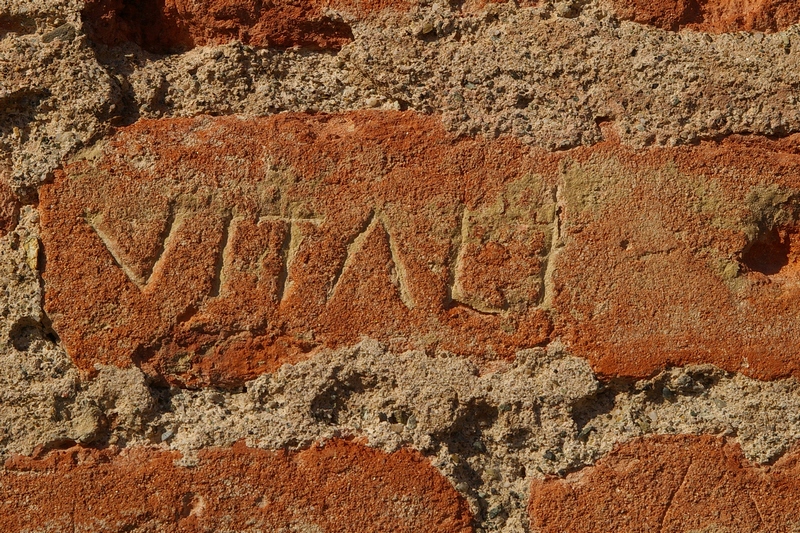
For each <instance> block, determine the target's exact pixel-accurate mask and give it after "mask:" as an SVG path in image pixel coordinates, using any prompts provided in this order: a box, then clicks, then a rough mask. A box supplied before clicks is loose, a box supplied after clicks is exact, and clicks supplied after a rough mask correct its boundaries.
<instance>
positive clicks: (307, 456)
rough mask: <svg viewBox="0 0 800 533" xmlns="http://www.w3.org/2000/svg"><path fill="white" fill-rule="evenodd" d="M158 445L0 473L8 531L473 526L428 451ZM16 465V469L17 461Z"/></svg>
mask: <svg viewBox="0 0 800 533" xmlns="http://www.w3.org/2000/svg"><path fill="white" fill-rule="evenodd" d="M177 457H178V456H177V454H175V453H171V452H165V451H159V450H155V449H141V448H140V449H135V448H134V449H129V450H125V451H123V452H121V453H119V452H117V451H112V450H102V451H101V450H90V449H81V448H72V449H69V450H66V451H59V452H52V453H50V454H48V455H47V456H45V458H44V459H39V460H36V459H29V458H17V459H15V460H10V461H8V463H7V465H6V466H7V468H10V469H11V470H6V472H5V473H3V474H2V475H0V493H2V495H3V497H2V498H0V528H2V530H3V531H7V532H9V533H11V532H16V531H32V530H36V531H45V530H46V531H130V530H133V529H135V530H136V531H165V532H173V531H174V532H200V531H239V532H248V531H252V532H256V531H331V532H356V531H358V532H361V531H364V532H372V531H374V532H378V531H398V532H412V531H419V532H423V531H424V532H441V533H456V532H467V531H471V530H472V528H471V525H470V524H471V521H472V516H471V514H470V512H469V508H468V506H467V504H466V502H465V501H464V500H463V499H461V498H460V497H459V495H458V493H457V492H456V491H455V490H454V489H453V487H452V486H451V485H450V484H449V483H448V481H447V480H446V479H444V478H443V477H442V476H441V475H440V474H439V473H438V472H437V471H436V470H435V469H434V468H433V467H432V466H431V465H430V463H428V462H427V460H425V459H423V458H422V457H420V456H419V455H418V454H417V453H415V452H411V451H408V450H400V451H398V452H395V453H392V454H386V453H383V452H381V451H377V450H374V449H371V448H367V447H365V446H361V445H358V444H354V443H352V442H348V441H342V440H334V441H330V442H328V443H326V444H324V445H318V446H313V447H311V448H310V449H307V450H304V451H300V452H286V451H277V452H269V451H263V450H256V449H251V448H247V447H245V446H242V445H237V446H234V447H233V448H216V449H207V450H204V451H202V452H200V459H199V464H198V465H197V466H194V467H192V468H184V467H179V466H175V464H174V461H175V460H176V459H177ZM15 470H16V471H15Z"/></svg>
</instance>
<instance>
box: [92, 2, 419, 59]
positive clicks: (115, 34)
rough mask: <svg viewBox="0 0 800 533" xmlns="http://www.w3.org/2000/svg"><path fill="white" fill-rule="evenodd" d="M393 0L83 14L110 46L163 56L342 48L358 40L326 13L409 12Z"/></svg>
mask: <svg viewBox="0 0 800 533" xmlns="http://www.w3.org/2000/svg"><path fill="white" fill-rule="evenodd" d="M406 7H407V3H406V2H405V1H403V0H401V1H400V2H390V1H388V0H334V1H332V2H331V1H324V0H274V1H268V2H256V1H254V0H249V1H244V2H239V1H231V0H192V1H190V0H166V1H163V0H161V1H157V0H145V1H138V2H133V1H131V0H89V1H87V3H86V7H85V8H84V11H83V18H84V20H85V21H86V23H87V26H88V32H89V35H90V37H92V38H93V39H94V40H96V41H98V42H102V43H104V44H108V45H111V46H115V45H119V44H122V43H124V42H126V41H132V42H135V43H137V44H138V45H140V46H141V47H142V48H144V49H145V50H148V51H151V52H156V53H161V52H172V51H180V50H187V49H191V48H194V47H195V46H204V45H209V44H222V43H227V42H231V41H233V40H238V41H241V42H243V43H245V44H249V45H253V46H271V47H278V48H289V47H293V46H302V47H311V48H324V49H339V48H341V47H342V46H343V45H344V44H347V43H348V42H350V41H351V40H352V38H353V34H352V31H351V30H350V27H349V25H348V24H347V23H345V22H344V21H342V20H336V19H333V18H331V17H329V16H327V15H326V14H325V9H326V8H332V9H335V10H337V11H339V12H341V13H344V14H346V15H347V16H349V17H355V18H362V17H365V16H368V15H369V14H371V13H373V12H376V11H380V10H382V9H387V8H392V9H404V8H406Z"/></svg>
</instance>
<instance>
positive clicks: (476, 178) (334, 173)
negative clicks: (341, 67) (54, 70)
mask: <svg viewBox="0 0 800 533" xmlns="http://www.w3.org/2000/svg"><path fill="white" fill-rule="evenodd" d="M93 157H94V159H89V160H85V161H81V162H78V163H75V164H73V165H71V166H69V167H68V168H67V169H65V171H64V172H60V173H59V174H58V176H57V177H56V180H55V183H54V184H52V185H48V186H46V187H44V188H43V189H42V191H41V196H40V198H41V208H42V223H43V231H42V239H43V243H44V248H45V253H46V256H47V266H46V269H45V273H44V279H45V281H46V287H47V296H46V299H47V303H46V306H47V310H48V313H50V316H51V317H52V320H53V324H54V327H55V328H56V330H57V331H58V333H59V335H60V336H61V338H62V340H63V341H64V343H65V344H66V346H67V349H68V351H69V352H70V354H71V355H72V357H73V358H74V360H75V361H76V362H77V363H78V364H79V365H80V366H82V367H83V368H85V369H90V368H92V366H93V365H94V364H96V363H104V364H109V363H113V364H117V365H123V366H125V365H128V364H130V363H131V362H135V363H137V364H142V365H143V366H144V367H145V368H151V369H155V372H156V373H159V374H162V375H166V376H170V377H171V379H174V380H177V381H179V382H181V383H184V384H189V385H195V384H202V383H215V384H225V383H231V382H238V381H241V380H243V379H246V378H249V377H252V376H254V375H256V374H259V373H262V372H265V371H271V370H274V369H275V368H276V367H277V366H279V365H280V364H283V363H285V362H291V361H294V360H297V359H298V358H302V357H305V356H306V354H308V353H309V352H312V351H313V350H315V349H318V348H321V347H325V346H328V347H334V346H343V345H347V344H353V343H355V342H357V341H358V340H359V339H360V338H361V337H362V336H370V337H373V338H378V339H380V340H382V341H384V342H387V343H388V344H390V345H391V346H393V347H395V348H397V349H407V348H421V349H425V350H428V351H430V352H431V353H433V352H435V351H438V350H446V351H451V352H455V353H458V354H462V355H472V356H474V357H476V358H477V359H478V360H492V359H497V358H508V357H510V356H512V355H513V354H514V352H515V350H517V349H519V348H523V347H531V346H535V345H536V344H538V343H541V342H542V341H543V340H545V339H546V338H547V335H548V333H549V319H548V317H547V315H546V312H545V311H544V309H543V308H542V306H541V305H540V304H541V302H542V299H543V297H544V294H543V276H544V269H545V263H546V258H547V256H548V250H549V248H550V243H551V234H552V231H553V227H554V223H555V219H554V217H555V199H554V196H553V190H554V189H553V188H552V186H551V183H549V182H548V179H549V178H546V177H544V176H542V175H540V174H532V173H530V169H531V168H533V166H534V163H533V161H532V157H531V156H530V155H529V154H526V152H525V151H524V150H523V149H522V148H521V146H520V145H519V144H518V143H516V142H513V141H510V140H504V141H496V142H486V141H482V140H474V139H470V140H467V139H462V140H459V139H456V138H455V137H453V136H451V135H446V134H445V133H444V132H443V131H442V129H441V126H440V125H439V124H438V123H437V122H436V120H435V119H431V118H423V117H420V116H416V115H414V114H410V113H353V114H346V115H340V116H306V115H281V116H277V117H274V118H269V119H254V120H241V119H237V118H224V119H211V118H198V119H192V120H174V121H141V122H139V123H137V124H136V125H134V126H132V127H130V128H127V129H125V130H124V131H122V132H121V133H120V134H119V135H118V136H117V137H116V138H115V139H114V140H113V141H112V142H111V143H109V144H108V145H107V146H106V147H105V148H104V149H103V150H102V152H98V153H97V154H96V155H95V156H93ZM537 165H538V166H546V165H542V163H541V162H539V163H537ZM553 176H554V172H550V177H553Z"/></svg>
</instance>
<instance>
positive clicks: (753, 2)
mask: <svg viewBox="0 0 800 533" xmlns="http://www.w3.org/2000/svg"><path fill="white" fill-rule="evenodd" d="M611 4H612V5H613V6H614V8H615V9H616V11H617V14H618V16H619V17H620V18H622V19H625V20H632V21H634V22H639V23H641V24H650V25H652V26H656V27H658V28H662V29H665V30H672V31H675V30H682V29H691V30H696V31H704V32H710V33H722V32H736V31H766V32H774V31H780V30H783V29H786V28H788V27H789V26H791V25H792V24H796V23H797V22H798V21H800V5H798V3H797V2H796V1H795V0H740V1H735V2H734V1H731V0H611Z"/></svg>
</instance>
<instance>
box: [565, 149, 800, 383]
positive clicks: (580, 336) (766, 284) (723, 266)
mask: <svg viewBox="0 0 800 533" xmlns="http://www.w3.org/2000/svg"><path fill="white" fill-rule="evenodd" d="M798 142H800V139H798V138H797V137H796V136H794V137H789V138H786V139H783V140H779V141H770V140H767V139H763V138H748V137H736V138H734V137H731V138H728V139H726V140H724V141H721V142H705V143H701V144H699V145H697V146H692V147H683V148H674V149H652V150H646V151H641V152H633V151H631V150H627V149H624V148H620V147H618V146H615V145H614V144H605V145H598V146H596V147H594V148H591V149H586V150H579V151H575V152H573V153H572V155H571V156H569V158H568V159H567V160H565V164H564V167H563V168H564V182H563V188H562V190H561V197H562V200H563V204H564V218H563V224H562V229H563V232H564V235H563V238H564V243H565V246H564V248H563V249H562V250H561V251H560V253H559V254H558V256H557V259H556V261H555V272H554V276H553V279H554V292H555V296H554V302H555V303H554V306H555V308H556V310H557V314H556V321H557V325H556V334H557V335H560V336H563V338H564V339H566V340H567V341H568V342H569V344H570V346H571V347H572V349H573V351H574V353H576V354H578V355H580V356H582V357H587V358H589V360H590V361H591V362H592V365H593V366H594V368H595V369H596V370H597V371H598V372H600V373H601V374H602V375H604V376H616V375H626V376H637V377H644V376H647V375H649V374H651V373H653V372H655V371H657V370H658V369H659V368H663V367H664V366H669V365H686V364H692V363H713V364H715V365H718V366H720V367H722V368H725V369H726V370H729V371H741V372H744V373H746V374H748V375H751V376H755V377H758V378H760V379H774V378H777V377H781V376H788V375H794V376H799V375H800V348H799V347H800V334H799V333H798V330H797V327H796V324H797V321H798V319H800V311H798V309H800V305H798V303H800V291H798V287H799V285H798V282H799V281H800V277H798V275H800V263H798V259H800V257H799V256H798V250H799V249H800V248H799V247H800V244H798V217H799V216H800V212H799V211H798V201H800V196H798V194H799V193H800V180H798V168H800V157H799V156H798Z"/></svg>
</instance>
